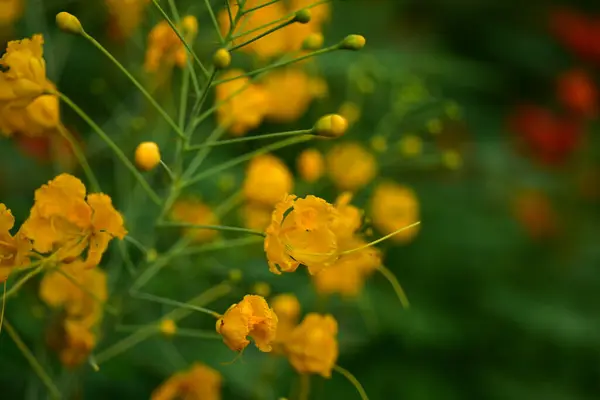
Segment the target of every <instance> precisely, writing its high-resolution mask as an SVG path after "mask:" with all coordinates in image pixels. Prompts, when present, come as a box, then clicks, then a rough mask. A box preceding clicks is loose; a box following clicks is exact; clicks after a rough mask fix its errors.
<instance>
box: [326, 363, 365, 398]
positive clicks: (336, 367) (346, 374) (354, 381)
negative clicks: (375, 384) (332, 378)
mask: <svg viewBox="0 0 600 400" xmlns="http://www.w3.org/2000/svg"><path fill="white" fill-rule="evenodd" d="M333 370H334V371H336V372H338V373H339V374H340V375H343V376H344V378H346V379H348V381H349V382H350V383H351V384H352V385H353V386H354V387H355V388H356V391H357V392H358V394H359V395H360V398H361V399H362V400H369V396H367V392H365V389H364V388H363V387H362V385H361V384H360V382H359V381H358V379H356V377H355V376H354V375H352V373H351V372H350V371H348V370H347V369H345V368H342V367H340V366H339V365H334V366H333Z"/></svg>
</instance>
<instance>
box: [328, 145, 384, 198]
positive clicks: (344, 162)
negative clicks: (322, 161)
mask: <svg viewBox="0 0 600 400" xmlns="http://www.w3.org/2000/svg"><path fill="white" fill-rule="evenodd" d="M326 160H327V173H328V174H329V177H330V179H331V180H332V182H333V183H334V184H335V186H336V187H337V188H338V189H340V190H350V191H355V190H358V189H360V188H362V187H363V186H365V185H367V184H368V183H369V182H371V180H372V179H373V178H374V177H375V175H377V169H378V168H377V161H376V160H375V157H374V156H373V154H371V153H370V152H369V151H368V150H367V149H365V148H364V147H363V146H362V145H361V144H359V143H357V142H345V143H339V144H337V145H335V146H334V147H333V148H332V149H331V150H330V151H329V152H328V153H327V156H326Z"/></svg>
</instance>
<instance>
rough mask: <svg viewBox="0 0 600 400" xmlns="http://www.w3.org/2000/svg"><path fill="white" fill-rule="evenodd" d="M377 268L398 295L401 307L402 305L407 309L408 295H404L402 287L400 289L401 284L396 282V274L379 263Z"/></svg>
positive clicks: (408, 305) (408, 304)
mask: <svg viewBox="0 0 600 400" xmlns="http://www.w3.org/2000/svg"><path fill="white" fill-rule="evenodd" d="M377 270H378V271H379V272H381V274H382V275H383V276H384V277H385V279H387V280H388V282H389V283H390V284H391V285H392V288H394V292H396V296H398V299H399V300H400V303H401V304H402V307H404V309H408V308H409V307H410V303H409V302H408V297H406V293H405V292H404V289H402V286H401V285H400V282H398V279H396V276H395V275H394V274H393V273H392V271H390V270H389V269H387V268H386V267H384V266H383V265H379V266H378V267H377Z"/></svg>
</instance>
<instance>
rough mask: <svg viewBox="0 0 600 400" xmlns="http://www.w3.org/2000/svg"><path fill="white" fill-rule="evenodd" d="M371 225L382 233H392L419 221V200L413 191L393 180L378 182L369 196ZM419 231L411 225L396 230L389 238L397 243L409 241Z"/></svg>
mask: <svg viewBox="0 0 600 400" xmlns="http://www.w3.org/2000/svg"><path fill="white" fill-rule="evenodd" d="M371 218H372V220H373V225H374V226H375V228H377V229H378V230H379V231H380V232H381V233H383V234H389V233H392V232H394V231H396V230H398V229H400V228H402V227H405V226H409V225H411V224H414V223H416V222H417V221H419V201H418V199H417V196H416V195H415V192H414V191H413V190H412V189H410V188H408V187H406V186H402V185H399V184H397V183H395V182H391V181H387V182H382V183H380V184H379V185H378V186H377V187H376V188H375V190H374V191H373V195H372V197H371ZM418 232H419V226H413V227H412V228H410V229H406V230H403V231H400V232H398V233H397V234H395V235H394V236H392V237H391V238H390V239H391V240H393V241H396V242H398V243H405V242H408V241H410V240H411V239H412V238H414V236H415V235H416V234H417V233H418Z"/></svg>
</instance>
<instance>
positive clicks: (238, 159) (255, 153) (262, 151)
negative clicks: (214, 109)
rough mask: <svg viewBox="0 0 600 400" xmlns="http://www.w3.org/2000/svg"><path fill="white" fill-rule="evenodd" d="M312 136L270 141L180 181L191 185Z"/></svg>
mask: <svg viewBox="0 0 600 400" xmlns="http://www.w3.org/2000/svg"><path fill="white" fill-rule="evenodd" d="M312 138H313V136H296V137H292V138H289V139H285V140H280V141H278V142H275V143H272V144H270V145H268V146H264V147H261V148H260V149H257V150H255V151H252V152H250V153H247V154H243V155H241V156H239V157H235V158H233V159H231V160H229V161H226V162H224V163H222V164H219V165H216V166H214V167H212V168H209V169H207V170H205V171H204V172H202V173H200V174H198V175H196V176H195V177H193V178H191V179H189V180H187V181H184V182H183V183H182V185H183V186H184V187H186V186H190V185H193V184H195V183H198V182H200V181H201V180H203V179H206V178H208V177H210V176H212V175H214V174H218V173H219V172H222V171H224V170H226V169H228V168H231V167H234V166H236V165H237V164H240V163H243V162H245V161H248V160H250V159H252V158H254V157H256V156H258V155H261V154H265V153H269V152H271V151H275V150H278V149H281V148H283V147H286V146H291V145H293V144H297V143H301V142H306V141H307V140H310V139H312Z"/></svg>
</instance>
